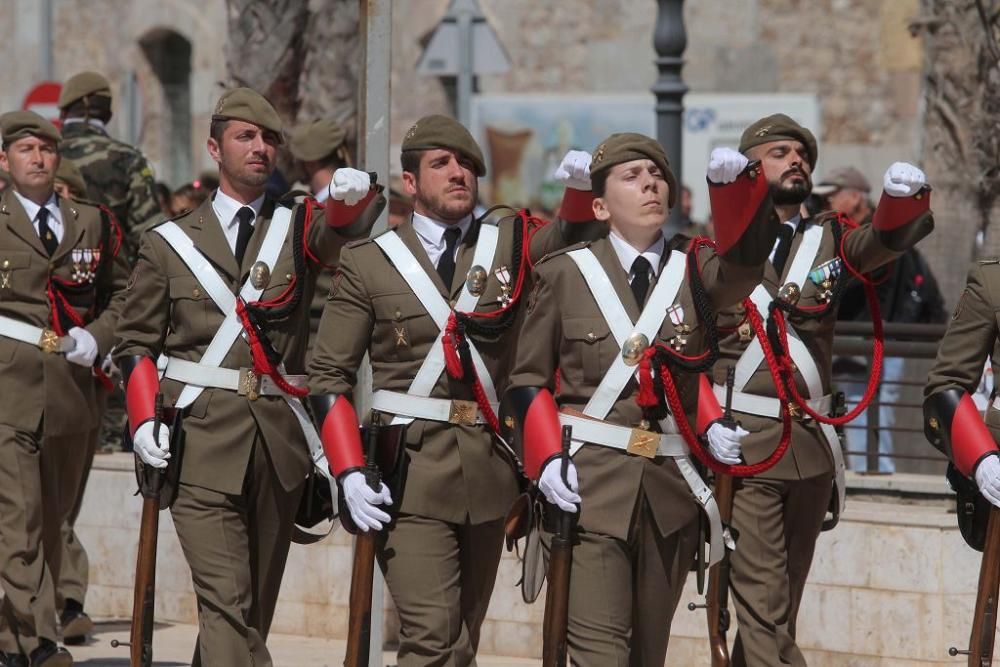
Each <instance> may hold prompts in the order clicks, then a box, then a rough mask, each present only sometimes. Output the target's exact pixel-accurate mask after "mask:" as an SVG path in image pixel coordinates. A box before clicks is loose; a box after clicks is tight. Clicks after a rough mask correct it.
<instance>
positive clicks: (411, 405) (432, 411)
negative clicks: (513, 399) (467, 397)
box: [372, 389, 498, 426]
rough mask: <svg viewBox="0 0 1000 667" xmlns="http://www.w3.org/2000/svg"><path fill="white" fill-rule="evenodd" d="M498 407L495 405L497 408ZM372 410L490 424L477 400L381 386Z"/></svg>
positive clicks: (421, 417) (454, 422)
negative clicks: (410, 391) (407, 391)
mask: <svg viewBox="0 0 1000 667" xmlns="http://www.w3.org/2000/svg"><path fill="white" fill-rule="evenodd" d="M497 407H498V406H495V405H494V406H493V410H494V411H496V410H497ZM372 409H374V410H379V411H381V412H388V413H390V414H394V415H402V416H404V417H412V418H414V419H429V420H431V421H437V422H446V423H449V424H462V425H465V426H478V425H481V424H485V423H486V419H485V418H484V417H483V415H482V413H481V412H480V411H479V406H478V405H477V404H476V402H475V401H460V400H449V399H446V398H426V397H424V396H414V395H412V394H406V393H403V392H398V391H389V390H387V389H379V390H378V391H376V392H375V393H374V395H373V396H372Z"/></svg>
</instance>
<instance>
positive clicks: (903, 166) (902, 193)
mask: <svg viewBox="0 0 1000 667" xmlns="http://www.w3.org/2000/svg"><path fill="white" fill-rule="evenodd" d="M926 184H927V176H925V175H924V172H922V171H921V170H920V168H919V167H916V166H914V165H912V164H910V163H909V162H893V163H892V164H891V165H889V168H888V169H886V170H885V176H884V177H883V178H882V188H883V189H884V190H885V193H886V194H887V195H889V196H891V197H911V196H913V195H915V194H917V192H918V191H919V190H920V188H922V187H924V185H926Z"/></svg>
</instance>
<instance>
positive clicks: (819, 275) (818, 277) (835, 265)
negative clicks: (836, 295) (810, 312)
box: [809, 257, 843, 303]
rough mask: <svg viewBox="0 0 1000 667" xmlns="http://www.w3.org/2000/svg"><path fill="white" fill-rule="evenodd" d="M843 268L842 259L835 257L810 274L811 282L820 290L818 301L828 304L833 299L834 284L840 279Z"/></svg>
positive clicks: (817, 296)
mask: <svg viewBox="0 0 1000 667" xmlns="http://www.w3.org/2000/svg"><path fill="white" fill-rule="evenodd" d="M842 266H843V264H842V262H841V261H840V258H839V257H835V258H833V259H831V260H830V261H828V262H824V263H822V264H820V265H819V266H817V267H816V268H815V269H813V270H812V271H810V272H809V280H810V281H812V283H813V284H814V285H816V286H817V287H818V288H819V293H818V294H817V295H816V299H817V300H818V301H820V302H822V303H828V302H829V301H830V299H831V298H832V297H833V283H834V281H835V280H836V279H837V278H839V277H840V271H841V267H842Z"/></svg>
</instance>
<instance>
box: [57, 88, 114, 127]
mask: <svg viewBox="0 0 1000 667" xmlns="http://www.w3.org/2000/svg"><path fill="white" fill-rule="evenodd" d="M62 116H63V118H96V119H97V120H99V121H101V122H102V123H107V122H108V121H109V120H111V98H110V97H105V96H103V95H86V96H84V97H81V98H80V99H78V100H76V101H75V102H71V103H70V104H69V106H67V107H66V108H65V109H63V112H62Z"/></svg>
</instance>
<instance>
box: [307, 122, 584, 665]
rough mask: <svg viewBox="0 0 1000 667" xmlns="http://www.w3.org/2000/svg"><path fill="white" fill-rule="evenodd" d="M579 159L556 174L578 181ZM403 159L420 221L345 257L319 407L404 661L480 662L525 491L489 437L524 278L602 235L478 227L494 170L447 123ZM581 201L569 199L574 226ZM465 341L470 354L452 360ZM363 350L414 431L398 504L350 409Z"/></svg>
mask: <svg viewBox="0 0 1000 667" xmlns="http://www.w3.org/2000/svg"><path fill="white" fill-rule="evenodd" d="M571 158H572V156H568V159H567V160H566V161H564V164H563V166H562V169H561V172H557V177H559V176H560V175H561V176H562V177H563V178H564V179H565V178H569V177H570V175H571V174H570V173H568V172H567V167H568V168H569V169H571V170H572V169H574V167H573V164H572V162H573V160H572V159H571ZM401 162H402V167H403V179H404V184H405V187H406V189H407V192H408V194H411V195H412V196H413V197H414V198H415V210H414V214H413V217H412V219H411V220H409V221H406V222H404V223H402V224H400V225H399V226H398V227H397V228H396V229H395V230H390V231H388V232H386V233H385V234H382V235H380V236H379V237H377V238H375V239H371V240H368V241H363V242H360V243H355V244H351V245H349V246H348V247H346V248H345V249H344V252H343V253H342V254H341V257H340V260H341V261H340V268H339V273H338V274H337V276H336V277H335V278H334V286H333V289H332V291H331V292H330V298H329V301H328V303H327V305H326V310H325V311H324V313H323V319H322V321H321V324H320V331H319V334H318V336H317V341H316V348H315V350H314V354H313V360H312V362H311V364H310V367H309V375H310V389H311V391H312V397H311V398H312V399H313V405H314V408H315V412H316V414H317V419H318V420H319V422H320V423H322V424H323V429H322V433H323V441H324V442H323V444H324V448H325V450H326V452H327V456H328V458H329V459H330V463H331V466H332V470H333V472H334V473H335V474H336V475H337V476H338V478H339V481H340V484H341V487H342V488H343V497H344V499H345V501H346V504H347V507H348V509H349V511H350V516H351V518H352V519H353V521H354V523H355V524H357V526H358V527H359V528H361V529H362V530H379V531H381V532H380V533H379V536H378V559H379V564H380V566H381V568H382V571H383V572H384V574H385V578H386V582H387V584H388V586H389V591H390V592H391V594H392V597H393V600H394V602H395V604H396V609H397V610H398V612H399V616H400V621H401V624H402V627H401V631H400V638H399V639H400V646H399V664H400V665H401V666H402V667H414V666H416V665H470V664H475V655H476V648H477V645H478V642H479V629H480V626H481V624H482V621H483V618H484V617H485V615H486V608H487V605H488V603H489V599H490V594H491V592H492V590H493V584H494V581H495V578H496V572H497V566H498V564H499V561H500V554H501V549H502V544H503V517H504V515H505V514H506V512H507V509H508V508H509V507H510V505H511V503H512V501H513V500H514V497H515V494H516V493H517V491H518V480H517V474H516V471H515V463H514V461H513V460H512V457H511V456H510V455H509V454H508V452H506V451H505V450H503V449H502V448H501V447H500V446H499V445H498V443H497V441H496V440H495V439H494V437H493V434H492V433H491V429H492V428H495V427H496V416H495V411H496V409H497V408H496V402H497V399H496V396H497V392H502V390H503V383H504V382H505V379H506V375H507V372H508V371H509V368H510V361H511V359H512V356H513V352H514V348H515V345H516V340H515V335H516V331H515V329H514V328H513V327H512V326H511V325H512V324H513V322H514V318H515V317H516V316H517V313H518V309H519V307H520V305H519V304H520V301H521V300H520V294H519V292H518V291H517V286H518V285H519V284H520V281H519V280H518V278H519V274H520V273H521V271H526V270H527V264H526V263H527V261H528V260H529V258H532V257H533V258H535V259H537V258H540V257H541V256H542V255H544V254H545V253H546V252H549V251H552V250H555V249H557V248H560V247H562V246H564V245H566V244H567V243H568V242H570V241H571V240H572V239H573V237H574V236H577V235H580V234H585V233H586V232H587V231H589V230H590V227H591V226H590V225H586V224H583V225H575V224H569V223H566V222H564V221H560V222H558V223H551V224H548V225H544V226H542V227H540V228H537V231H535V233H534V235H533V236H529V232H530V230H529V229H528V227H529V226H530V225H529V224H528V222H527V221H526V220H524V219H522V217H521V216H513V215H511V214H512V211H510V210H509V209H507V210H505V211H504V212H502V213H501V214H500V217H504V218H505V219H503V220H500V221H499V222H496V217H495V216H489V215H488V216H485V217H484V218H481V219H475V218H474V217H473V215H472V211H473V208H474V207H475V205H476V199H477V192H478V181H477V179H478V177H480V176H482V175H484V174H485V172H486V167H485V164H484V162H483V156H482V152H481V150H480V148H479V146H478V145H477V144H476V142H475V140H474V139H473V138H472V136H471V135H470V134H469V132H468V130H466V129H465V128H464V127H462V125H460V124H459V123H457V122H456V121H454V120H452V119H450V118H446V117H444V116H428V117H425V118H422V119H420V120H419V121H417V123H416V124H415V125H414V126H413V127H412V128H410V130H409V131H408V132H407V134H406V137H405V138H404V140H403V144H402V155H401ZM574 193H575V194H574ZM581 194H582V193H579V192H576V191H574V190H570V191H568V194H567V197H566V199H564V202H563V213H564V216H565V215H567V211H571V209H572V200H573V198H574V196H576V197H580V195H581ZM587 198H588V199H589V196H587ZM570 217H571V216H570ZM459 321H461V324H459ZM463 329H464V338H465V342H467V343H468V344H469V347H468V348H467V349H463V348H464V346H463V345H462V344H459V345H458V349H456V345H455V343H456V337H461V336H462V335H463V334H462V330H463ZM442 333H443V334H444V335H443V336H442ZM366 351H367V352H368V353H369V354H370V356H371V363H372V370H373V386H374V389H375V394H374V399H373V405H374V407H375V408H376V409H378V410H380V411H381V412H382V413H384V414H385V415H386V417H387V419H391V420H392V422H393V423H396V424H400V423H402V424H408V426H407V429H408V430H407V434H406V445H405V460H404V462H403V464H402V468H403V469H402V470H397V471H386V472H387V473H389V472H393V473H394V475H393V476H394V477H395V479H397V480H398V479H401V478H405V482H402V486H403V488H402V490H401V492H400V491H397V493H396V497H392V496H391V494H390V492H389V490H388V488H387V487H386V486H385V485H383V486H382V488H381V490H380V491H379V492H375V491H372V490H371V489H368V488H367V487H366V486H365V482H364V476H363V475H362V474H361V473H359V472H358V469H359V468H360V466H361V465H363V461H362V453H361V444H360V441H359V438H358V435H357V422H356V418H355V416H354V409H353V408H352V407H351V405H350V402H349V400H350V395H351V393H352V392H353V390H354V387H355V383H356V380H357V375H356V374H357V368H358V366H359V364H360V363H361V360H362V357H363V356H364V354H365V352H366ZM382 505H390V506H391V511H392V512H393V515H394V516H393V520H392V522H391V523H390V517H389V515H388V514H386V513H385V512H384V511H383V509H382V508H381V507H380V506H382ZM387 509H388V508H387ZM385 524H389V525H388V527H387V528H386V529H385V530H382V528H383V526H384V525H385Z"/></svg>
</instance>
